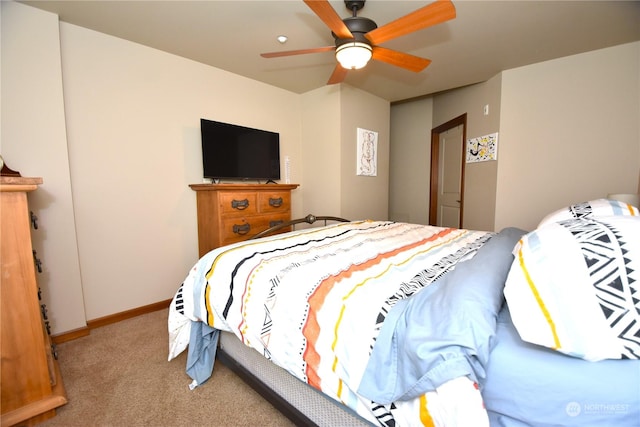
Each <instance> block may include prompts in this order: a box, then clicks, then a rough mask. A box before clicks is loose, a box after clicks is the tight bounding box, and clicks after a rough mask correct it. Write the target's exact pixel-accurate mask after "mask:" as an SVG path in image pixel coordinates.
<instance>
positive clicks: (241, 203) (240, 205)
mask: <svg viewBox="0 0 640 427" xmlns="http://www.w3.org/2000/svg"><path fill="white" fill-rule="evenodd" d="M231 207H232V208H233V209H238V210H240V211H242V210H245V209H247V208H248V207H249V200H247V199H243V200H232V201H231Z"/></svg>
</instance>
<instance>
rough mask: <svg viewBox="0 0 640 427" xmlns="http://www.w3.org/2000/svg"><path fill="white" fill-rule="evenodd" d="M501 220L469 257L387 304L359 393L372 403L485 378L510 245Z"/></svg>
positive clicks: (511, 231) (511, 232)
mask: <svg viewBox="0 0 640 427" xmlns="http://www.w3.org/2000/svg"><path fill="white" fill-rule="evenodd" d="M524 233H525V232H524V231H523V230H519V229H516V228H507V229H505V230H503V231H501V232H500V233H498V234H497V235H496V236H494V237H492V238H491V239H490V240H489V241H488V242H487V243H486V244H485V245H484V246H483V247H482V248H480V250H478V252H477V254H476V255H475V256H474V257H473V258H471V259H470V260H467V261H464V262H461V263H459V264H458V265H457V266H456V268H455V269H454V270H453V271H451V272H449V273H447V274H446V275H444V276H443V277H442V278H440V279H439V280H438V281H437V282H436V283H434V284H433V285H432V286H429V287H427V288H425V289H423V290H421V291H420V292H418V293H417V294H415V295H414V296H412V297H411V298H408V299H405V300H402V301H399V302H398V303H397V304H396V305H395V307H393V309H392V310H391V311H390V312H389V315H388V317H387V319H386V320H385V322H384V324H383V326H382V330H381V331H380V334H379V336H378V338H377V340H376V343H375V345H374V348H373V350H372V354H371V358H370V360H369V362H368V365H367V368H366V372H365V374H364V376H363V380H362V382H361V384H360V387H359V389H358V393H359V394H361V395H363V396H365V397H367V398H368V399H371V400H373V401H375V402H378V403H383V404H387V403H391V402H394V401H397V400H409V399H412V398H415V397H417V396H420V395H422V394H424V393H426V392H427V391H432V390H435V389H436V388H437V387H438V386H440V385H442V384H444V383H445V382H446V381H448V380H450V379H453V378H457V377H460V376H469V377H470V378H472V379H473V380H474V381H476V382H480V381H481V380H482V379H484V378H485V366H486V364H487V362H488V358H489V352H490V351H491V347H492V345H493V340H494V337H495V333H496V319H497V316H498V312H499V311H500V307H501V306H502V304H503V301H504V299H503V288H504V283H505V280H506V277H507V274H508V272H509V268H510V267H511V263H512V261H513V255H512V253H511V251H512V249H513V247H514V246H515V244H516V243H517V241H518V240H519V239H520V237H521V236H522V235H523V234H524Z"/></svg>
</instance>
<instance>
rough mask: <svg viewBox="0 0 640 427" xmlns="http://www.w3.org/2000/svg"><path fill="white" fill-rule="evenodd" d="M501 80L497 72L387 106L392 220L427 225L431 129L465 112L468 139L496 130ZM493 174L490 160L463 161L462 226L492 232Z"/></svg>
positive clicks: (492, 162)
mask: <svg viewBox="0 0 640 427" xmlns="http://www.w3.org/2000/svg"><path fill="white" fill-rule="evenodd" d="M500 82H501V78H500V76H496V77H494V78H492V79H490V80H488V81H487V82H484V83H478V84H476V85H472V86H468V87H464V88H461V89H457V90H452V91H448V92H444V93H441V94H437V95H435V96H433V97H429V98H423V99H419V100H415V101H411V102H406V103H399V104H395V105H393V106H392V107H391V117H392V119H391V125H392V142H391V144H392V152H391V159H392V165H393V168H392V171H391V186H392V191H393V192H394V193H395V194H392V195H391V197H390V199H389V211H390V212H391V213H392V218H393V219H395V220H398V221H407V220H408V221H409V222H418V223H421V224H428V223H429V187H430V182H431V178H430V172H429V170H430V150H431V129H433V128H435V127H437V126H440V125H441V124H443V123H446V122H448V121H449V120H452V119H454V118H456V117H458V116H460V115H462V114H464V113H466V114H467V138H474V137H478V136H483V135H487V134H490V133H493V132H497V131H498V129H499V126H500ZM485 105H488V106H489V114H488V115H484V106H485ZM499 157H500V154H499V153H498V158H499ZM496 173H497V162H495V161H490V162H482V163H468V164H466V165H465V188H464V212H463V220H462V225H463V227H465V228H470V229H474V230H493V223H494V212H495V197H496V194H495V191H496V190H495V189H496ZM405 183H407V185H405Z"/></svg>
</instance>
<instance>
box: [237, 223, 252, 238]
mask: <svg viewBox="0 0 640 427" xmlns="http://www.w3.org/2000/svg"><path fill="white" fill-rule="evenodd" d="M249 230H251V224H242V225H237V224H234V225H233V232H234V233H235V234H240V235H241V236H244V235H245V234H247V233H248V232H249Z"/></svg>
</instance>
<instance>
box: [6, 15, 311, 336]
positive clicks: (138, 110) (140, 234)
mask: <svg viewBox="0 0 640 427" xmlns="http://www.w3.org/2000/svg"><path fill="white" fill-rule="evenodd" d="M58 34H59V31H58V18H57V16H56V15H54V14H50V13H47V12H43V11H40V10H38V9H34V8H31V7H29V6H25V5H22V4H18V3H13V2H2V87H3V91H2V107H3V108H2V124H3V126H2V154H3V155H4V156H5V158H6V159H7V161H8V162H10V163H9V165H11V166H12V167H13V168H15V169H17V170H20V171H21V172H23V174H24V175H35V176H43V178H44V182H45V186H43V188H42V190H43V191H39V192H38V193H37V194H38V196H41V197H43V198H44V200H43V204H44V208H43V213H42V215H40V216H41V222H42V227H41V228H42V233H43V234H44V236H45V243H46V244H50V245H51V247H50V248H47V250H45V251H43V254H42V258H43V261H44V263H45V266H46V268H47V274H46V275H45V276H48V278H49V280H48V282H49V283H48V289H46V290H47V291H48V292H46V295H48V297H49V298H52V300H51V301H50V304H48V307H49V310H50V313H51V316H52V317H53V319H52V320H53V321H52V326H53V332H54V333H60V332H65V331H69V330H72V329H76V328H80V327H83V326H84V325H85V321H86V320H92V319H96V318H100V317H103V316H107V315H110V314H114V313H118V312H122V311H125V310H128V309H132V308H136V307H140V306H143V305H146V304H151V303H155V302H158V301H162V300H165V299H168V298H171V297H172V296H173V294H174V293H175V291H176V289H177V287H178V286H179V284H180V282H181V281H182V280H183V279H184V277H185V275H186V272H187V271H188V270H189V268H190V267H191V266H192V265H193V263H194V262H195V261H196V259H197V226H196V212H195V193H194V192H193V191H192V190H191V189H189V187H188V185H189V184H191V183H198V182H202V162H201V149H200V134H199V132H200V131H199V120H200V118H201V117H205V118H211V119H217V120H221V121H228V122H233V123H238V124H242V125H248V126H252V127H259V128H265V129H270V130H274V131H277V132H280V136H281V150H282V153H281V154H282V156H284V155H289V156H290V157H291V158H292V166H293V168H292V182H297V183H299V184H301V185H302V186H304V183H303V182H302V171H301V167H302V165H301V163H302V162H301V147H300V135H301V129H300V123H301V120H300V117H301V116H300V97H299V95H296V94H294V93H291V92H288V91H284V90H281V89H278V88H275V87H272V86H269V85H265V84H262V83H259V82H256V81H253V80H250V79H246V78H242V77H239V76H236V75H234V74H230V73H227V72H224V71H222V70H218V69H214V68H212V67H209V66H205V65H202V64H200V63H197V62H194V61H189V60H186V59H184V58H180V57H177V56H173V55H169V54H167V53H164V52H160V51H157V50H154V49H150V48H147V47H143V46H141V45H138V44H135V43H131V42H127V41H124V40H121V39H117V38H114V37H110V36H107V35H105V34H101V33H97V32H94V31H90V30H86V29H84V28H80V27H76V26H73V25H70V24H65V23H61V24H60V39H58ZM61 58H62V61H61ZM61 67H62V69H61ZM7 88H10V89H11V90H7ZM63 95H64V97H63ZM63 102H64V109H63ZM65 132H66V135H65ZM296 191H297V190H295V191H294V193H293V211H294V215H300V214H302V199H301V198H300V197H299V196H298V195H297V194H296ZM71 196H73V200H72V199H71ZM72 202H73V203H72ZM72 208H73V210H72ZM74 220H75V222H74ZM76 232H77V234H76ZM76 241H77V246H76ZM39 253H40V252H39ZM78 259H79V261H78ZM74 261H75V265H73V264H74ZM78 263H79V267H78Z"/></svg>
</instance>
